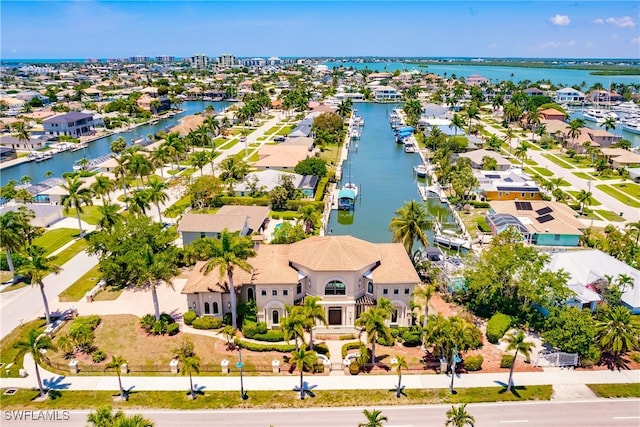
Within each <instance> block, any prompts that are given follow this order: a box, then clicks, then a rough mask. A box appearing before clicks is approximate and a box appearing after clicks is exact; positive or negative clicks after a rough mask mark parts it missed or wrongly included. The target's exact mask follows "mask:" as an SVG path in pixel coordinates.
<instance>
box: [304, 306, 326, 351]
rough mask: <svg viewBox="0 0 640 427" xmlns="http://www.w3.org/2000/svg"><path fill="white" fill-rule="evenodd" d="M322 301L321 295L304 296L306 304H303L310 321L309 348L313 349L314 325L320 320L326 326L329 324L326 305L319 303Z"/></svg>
mask: <svg viewBox="0 0 640 427" xmlns="http://www.w3.org/2000/svg"><path fill="white" fill-rule="evenodd" d="M320 301H322V298H320V297H317V296H306V297H304V304H303V306H302V308H303V312H304V315H305V317H306V318H307V320H308V321H309V322H308V329H307V330H308V331H309V348H310V349H311V350H313V327H314V326H315V325H316V323H317V322H318V321H320V322H322V323H323V324H324V325H325V326H327V325H328V323H327V317H326V316H325V313H324V307H323V306H321V305H319V304H318V302H320Z"/></svg>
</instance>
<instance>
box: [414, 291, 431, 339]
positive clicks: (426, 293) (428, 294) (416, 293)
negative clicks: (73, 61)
mask: <svg viewBox="0 0 640 427" xmlns="http://www.w3.org/2000/svg"><path fill="white" fill-rule="evenodd" d="M435 291H436V286H435V285H434V284H433V283H425V284H423V286H419V287H417V288H416V289H415V290H414V291H413V295H414V296H418V297H422V298H424V300H425V301H424V319H423V320H422V327H423V328H426V327H427V324H428V322H429V300H430V299H431V297H432V296H433V294H434V293H435Z"/></svg>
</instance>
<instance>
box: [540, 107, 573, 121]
mask: <svg viewBox="0 0 640 427" xmlns="http://www.w3.org/2000/svg"><path fill="white" fill-rule="evenodd" d="M539 113H540V114H541V115H542V117H543V119H544V120H562V121H564V119H566V118H567V115H566V114H565V113H563V112H562V111H558V110H556V109H555V108H547V109H545V110H540V111H539Z"/></svg>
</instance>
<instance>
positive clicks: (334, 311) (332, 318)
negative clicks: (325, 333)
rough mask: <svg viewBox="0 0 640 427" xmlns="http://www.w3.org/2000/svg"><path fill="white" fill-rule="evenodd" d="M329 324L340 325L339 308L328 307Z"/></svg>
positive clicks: (340, 310) (340, 313)
mask: <svg viewBox="0 0 640 427" xmlns="http://www.w3.org/2000/svg"><path fill="white" fill-rule="evenodd" d="M329 325H342V309H341V308H339V307H336V308H329Z"/></svg>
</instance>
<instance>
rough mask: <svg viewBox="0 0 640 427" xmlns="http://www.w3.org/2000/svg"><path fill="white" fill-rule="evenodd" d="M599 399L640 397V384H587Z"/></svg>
mask: <svg viewBox="0 0 640 427" xmlns="http://www.w3.org/2000/svg"><path fill="white" fill-rule="evenodd" d="M587 387H589V388H590V389H591V390H592V391H593V392H594V393H595V394H597V395H598V396H599V397H606V398H620V397H640V383H632V384H587Z"/></svg>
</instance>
